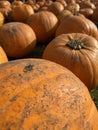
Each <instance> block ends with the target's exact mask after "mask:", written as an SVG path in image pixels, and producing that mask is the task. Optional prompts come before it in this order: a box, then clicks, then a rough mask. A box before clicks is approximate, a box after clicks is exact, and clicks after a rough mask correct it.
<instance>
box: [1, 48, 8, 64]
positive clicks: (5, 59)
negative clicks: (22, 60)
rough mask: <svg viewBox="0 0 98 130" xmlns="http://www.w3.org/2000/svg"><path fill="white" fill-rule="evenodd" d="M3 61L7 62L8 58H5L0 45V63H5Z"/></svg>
mask: <svg viewBox="0 0 98 130" xmlns="http://www.w3.org/2000/svg"><path fill="white" fill-rule="evenodd" d="M5 62H8V58H7V55H6V53H5V51H4V50H3V48H2V47H1V46H0V64H2V63H5Z"/></svg>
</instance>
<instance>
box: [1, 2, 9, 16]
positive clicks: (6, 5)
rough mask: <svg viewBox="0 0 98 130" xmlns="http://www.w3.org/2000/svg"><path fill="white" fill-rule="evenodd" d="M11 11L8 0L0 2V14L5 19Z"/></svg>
mask: <svg viewBox="0 0 98 130" xmlns="http://www.w3.org/2000/svg"><path fill="white" fill-rule="evenodd" d="M10 11H11V3H10V2H9V1H8V0H0V12H1V13H2V14H3V15H4V17H5V18H6V17H7V16H8V13H9V12H10Z"/></svg>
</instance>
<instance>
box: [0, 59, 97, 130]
mask: <svg viewBox="0 0 98 130" xmlns="http://www.w3.org/2000/svg"><path fill="white" fill-rule="evenodd" d="M53 68H55V69H53ZM0 128H1V130H35V129H39V130H64V129H68V130H92V129H93V130H97V129H98V111H97V109H96V107H95V105H94V102H93V101H92V99H91V96H90V94H89V92H88V90H87V88H86V87H85V85H84V84H83V83H82V82H81V81H80V80H79V79H78V78H77V77H76V76H75V75H74V74H72V73H71V72H70V71H69V70H68V69H66V68H64V67H62V66H60V65H58V64H55V63H53V62H50V61H46V60H43V59H20V60H13V61H10V62H8V63H4V64H2V65H0Z"/></svg>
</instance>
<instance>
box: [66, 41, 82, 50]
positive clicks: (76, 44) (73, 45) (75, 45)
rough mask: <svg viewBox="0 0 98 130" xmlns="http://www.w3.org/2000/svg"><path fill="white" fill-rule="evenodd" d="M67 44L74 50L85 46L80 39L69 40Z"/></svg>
mask: <svg viewBox="0 0 98 130" xmlns="http://www.w3.org/2000/svg"><path fill="white" fill-rule="evenodd" d="M67 46H68V47H70V48H72V49H74V50H80V49H82V48H84V43H82V42H80V41H79V40H73V39H72V40H70V41H69V42H67Z"/></svg>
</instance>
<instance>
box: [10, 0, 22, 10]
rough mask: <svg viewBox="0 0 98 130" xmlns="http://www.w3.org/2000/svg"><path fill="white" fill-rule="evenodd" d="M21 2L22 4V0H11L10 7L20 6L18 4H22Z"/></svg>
mask: <svg viewBox="0 0 98 130" xmlns="http://www.w3.org/2000/svg"><path fill="white" fill-rule="evenodd" d="M22 4H24V3H23V2H22V1H20V0H18V1H13V2H12V3H11V8H12V9H13V8H15V7H17V6H20V5H22Z"/></svg>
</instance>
